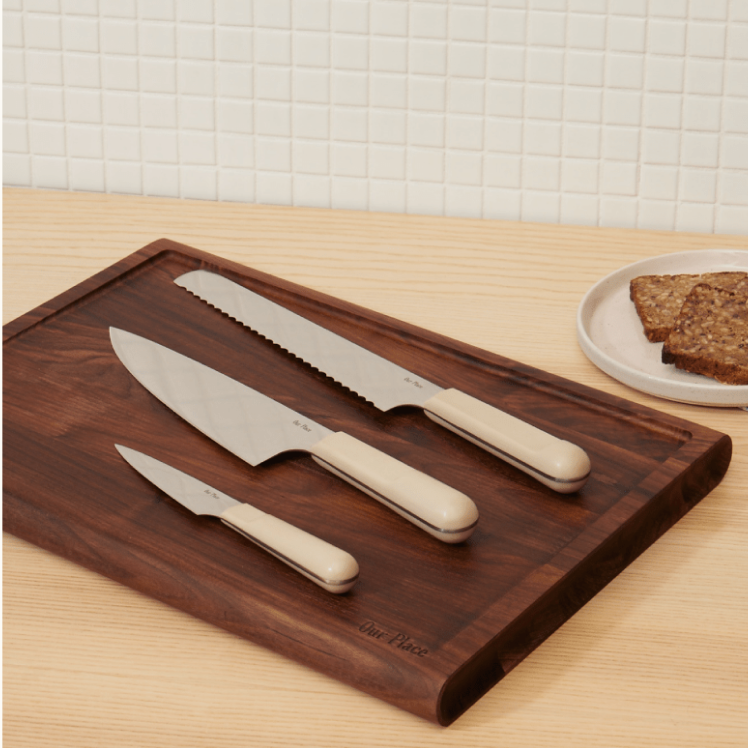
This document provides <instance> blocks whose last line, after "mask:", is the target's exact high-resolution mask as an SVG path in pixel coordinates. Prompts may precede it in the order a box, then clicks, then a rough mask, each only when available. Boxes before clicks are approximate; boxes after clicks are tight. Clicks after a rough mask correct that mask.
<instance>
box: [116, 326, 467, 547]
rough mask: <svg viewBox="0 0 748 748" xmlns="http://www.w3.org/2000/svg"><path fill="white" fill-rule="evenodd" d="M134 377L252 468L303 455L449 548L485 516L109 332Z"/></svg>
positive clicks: (402, 467) (222, 381) (425, 479)
mask: <svg viewBox="0 0 748 748" xmlns="http://www.w3.org/2000/svg"><path fill="white" fill-rule="evenodd" d="M109 333H110V337H111V341H112V346H113V347H114V350H115V352H116V354H117V356H119V358H120V360H121V361H122V363H123V364H124V365H125V367H126V368H127V369H128V370H129V371H130V373H131V374H132V375H133V376H134V377H135V378H136V379H137V380H138V381H139V382H140V383H141V384H142V385H143V386H144V387H145V388H146V389H147V390H149V391H150V392H151V393H152V394H153V395H155V396H156V397H157V398H158V399H159V400H161V402H163V403H164V404H166V405H168V406H169V407H170V408H171V409H172V410H173V411H174V412H175V413H177V414H178V415H180V416H181V417H182V418H184V419H185V421H187V422H188V423H190V424H192V425H193V426H194V427H195V428H197V429H199V430H200V431H202V432H203V433H204V434H206V435H207V436H209V437H210V438H211V439H213V441H215V442H217V443H218V444H220V445H221V446H222V447H224V448H225V449H227V450H229V452H232V453H233V454H235V455H236V456H237V457H240V458H241V459H243V460H245V461H246V462H248V463H249V464H250V465H259V464H260V463H261V462H264V461H265V460H267V459H268V458H270V457H273V456H275V455H277V454H281V453H282V452H288V451H291V450H302V451H305V452H308V453H309V454H311V456H312V457H313V459H314V460H315V461H316V462H317V463H319V464H320V465H322V467H324V468H326V469H327V470H329V471H330V472H331V473H333V474H334V475H337V476H338V477H340V478H343V479H344V480H346V481H348V482H349V483H351V484H352V485H354V486H356V487H357V488H359V489H360V490H362V491H364V492H365V493H367V494H368V495H369V496H372V497H373V498H375V499H377V500H378V501H380V502H381V503H383V504H385V505H386V506H388V507H389V508H390V509H392V510H393V511H395V512H397V513H398V514H400V515H401V516H403V517H405V518H406V519H407V520H409V521H410V522H412V523H413V524H415V525H417V526H418V527H420V528H421V529H423V530H425V531H426V532H428V533H429V534H431V535H433V536H434V537H435V538H438V539H439V540H442V541H444V542H446V543H459V542H461V541H463V540H465V539H466V538H468V537H469V536H470V535H471V534H472V532H473V530H474V529H475V525H476V523H477V522H478V510H477V508H476V506H475V504H474V503H473V501H472V500H471V499H470V498H468V497H467V496H465V494H463V493H461V492H459V491H457V490H455V489H454V488H451V487H450V486H447V485H446V484H444V483H441V482H440V481H438V480H436V479H435V478H432V477H430V476H428V475H426V474H425V473H422V472H420V471H419V470H416V469H414V468H412V467H409V466H408V465H406V464H405V463H403V462H400V461H399V460H397V459H395V458H394V457H391V456H389V455H386V454H385V453H384V452H380V451H379V450H378V449H375V448H374V447H372V446H370V445H368V444H365V443H364V442H362V441H359V440H358V439H356V438H354V437H352V436H350V435H349V434H346V433H345V432H343V431H337V432H333V431H330V430H329V429H327V428H325V427H324V426H322V425H320V424H319V423H316V422H315V421H313V420H312V419H311V418H307V417H306V416H303V415H301V414H300V413H297V412H296V411H294V410H291V409H290V408H287V407H286V406H285V405H282V404H281V403H279V402H277V401H275V400H273V399H271V398H269V397H266V396H265V395H263V394H261V393H259V392H257V391H256V390H253V389H252V388H251V387H247V386H246V385H244V384H242V383H241V382H238V381H236V380H235V379H231V378H230V377H227V376H226V375H225V374H221V373H220V372H217V371H215V370H214V369H211V368H209V367H208V366H205V365H204V364H201V363H198V362H197V361H194V360H193V359H191V358H188V357H187V356H183V355H182V354H181V353H177V352H176V351H172V350H171V349H169V348H166V347H164V346H162V345H160V344H158V343H154V342H153V341H151V340H148V339H146V338H142V337H140V336H139V335H134V334H133V333H130V332H125V331H124V330H120V329H117V328H115V327H110V328H109Z"/></svg>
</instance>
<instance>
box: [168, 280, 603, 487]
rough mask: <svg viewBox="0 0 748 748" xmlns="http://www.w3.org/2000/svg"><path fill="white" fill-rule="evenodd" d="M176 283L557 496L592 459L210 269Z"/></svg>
mask: <svg viewBox="0 0 748 748" xmlns="http://www.w3.org/2000/svg"><path fill="white" fill-rule="evenodd" d="M174 282H175V283H176V284H177V285H178V286H181V287H182V288H185V289H186V290H188V291H190V292H191V293H193V294H194V295H195V296H197V297H198V298H199V299H202V300H203V301H205V302H207V303H208V304H210V305H211V306H214V307H216V309H218V310H219V311H221V312H224V313H225V314H227V315H228V316H229V317H232V318H233V319H235V320H237V321H238V322H240V323H241V324H243V325H245V326H246V327H248V328H250V329H252V330H254V331H255V332H257V333H259V334H260V335H262V336H263V337H265V338H268V339H269V340H271V341H272V342H273V343H276V344H277V345H279V346H280V347H281V348H283V349H285V350H287V351H288V352H289V353H292V354H293V355H294V356H297V357H298V358H300V359H302V360H303V361H305V362H306V363H308V364H310V365H311V366H313V367H315V368H317V369H319V370H320V371H321V372H323V373H324V374H326V375H327V376H329V377H331V378H332V379H334V380H335V381H336V382H338V383H340V384H342V385H344V386H345V387H347V388H349V389H350V390H352V391H353V392H355V393H356V394H358V395H360V396H362V397H364V398H365V399H366V400H368V401H370V402H371V403H372V404H374V405H375V406H376V407H377V408H379V409H380V410H383V411H387V410H390V409H391V408H394V407H397V406H400V405H412V406H417V407H421V408H423V410H424V411H425V413H426V415H427V416H428V417H429V418H431V419H432V420H433V421H436V422H437V423H439V424H440V425H442V426H444V427H446V428H448V429H449V430H451V431H453V432H455V433H456V434H459V435H460V436H462V437H464V438H465V439H467V440H468V441H470V442H472V443H474V444H476V445H478V446H479V447H482V448H483V449H485V450H486V451H488V452H490V453H491V454H493V455H495V456H497V457H499V458H501V459H503V460H505V461H506V462H508V463H509V464H511V465H514V466H515V467H517V468H519V469H520V470H522V471H524V472H525V473H527V474H528V475H530V476H532V477H533V478H535V479H537V480H538V481H540V482H541V483H543V484H544V485H546V486H548V487H549V488H551V489H553V490H554V491H557V492H559V493H572V492H574V491H577V490H579V489H580V488H581V487H582V486H583V485H584V484H585V482H586V481H587V478H588V477H589V474H590V469H591V466H590V459H589V457H588V456H587V454H586V452H585V451H584V450H583V449H581V448H580V447H578V446H577V445H575V444H572V443H571V442H569V441H566V440H564V439H559V438H558V437H556V436H553V435H552V434H549V433H548V432H546V431H543V430H541V429H539V428H537V427H535V426H533V425H532V424H530V423H527V422H526V421H524V420H522V419H520V418H517V417H515V416H512V415H510V414H508V413H505V412H504V411H502V410H499V409H498V408H495V407H493V406H492V405H489V404H488V403H485V402H483V401H482V400H479V399H477V398H475V397H473V396H471V395H468V394H466V393H465V392H462V391H460V390H458V389H455V388H446V389H445V388H442V387H440V386H438V385H436V384H434V383H432V382H430V381H428V380H427V379H425V378H424V377H422V376H419V375H417V374H414V373H413V372H411V371H408V370H406V369H404V368H402V367H400V366H398V365H396V364H394V363H392V362H391V361H388V360H387V359H385V358H383V357H382V356H379V355H377V354H376V353H373V352H372V351H369V350H367V349H366V348H363V347H361V346H360V345H357V344H356V343H353V342H352V341H350V340H347V339H346V338H343V337H341V336H340V335H337V334H336V333H334V332H332V331H331V330H328V329H326V328H324V327H322V326H320V325H318V324H316V323H314V322H312V321H310V320H308V319H306V318H305V317H302V316H301V315H299V314H296V313H295V312H292V311H290V310H289V309H286V308H285V307H283V306H281V305H280V304H276V303H275V302H273V301H270V300H269V299H267V298H265V297H264V296H261V295H260V294H257V293H254V292H252V291H250V290H249V289H247V288H244V287H243V286H241V285H239V284H237V283H234V282H233V281H231V280H229V279H228V278H225V277H224V276H222V275H219V274H217V273H213V272H210V271H207V270H194V271H191V272H188V273H185V274H183V275H180V276H179V277H178V278H176V279H175V280H174Z"/></svg>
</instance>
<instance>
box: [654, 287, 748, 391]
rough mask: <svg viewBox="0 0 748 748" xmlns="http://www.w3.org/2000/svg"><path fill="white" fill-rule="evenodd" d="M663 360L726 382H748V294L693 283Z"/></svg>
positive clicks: (669, 338) (680, 367)
mask: <svg viewBox="0 0 748 748" xmlns="http://www.w3.org/2000/svg"><path fill="white" fill-rule="evenodd" d="M662 362H663V363H665V364H675V366H676V367H677V368H678V369H683V370H685V371H689V372H692V373H693V374H705V375H706V376H708V377H713V378H714V379H716V380H717V381H718V382H722V383H723V384H748V293H734V292H731V291H727V290H725V289H722V288H715V287H713V286H710V285H709V284H708V283H699V284H697V285H696V286H694V287H693V288H692V289H691V291H690V292H689V294H688V296H686V299H685V301H684V302H683V305H682V308H681V310H680V313H679V314H678V317H677V318H676V320H675V323H674V325H673V330H672V332H671V333H670V334H669V335H668V337H667V340H666V341H665V345H664V346H663V347H662Z"/></svg>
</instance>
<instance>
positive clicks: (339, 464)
mask: <svg viewBox="0 0 748 748" xmlns="http://www.w3.org/2000/svg"><path fill="white" fill-rule="evenodd" d="M311 454H312V457H313V458H314V459H315V461H316V462H318V463H319V464H320V465H322V467H324V468H326V469H327V470H329V471H330V472H332V473H334V474H335V475H337V476H338V477H340V478H343V480H346V481H348V482H349V483H351V484H352V485H354V486H356V487H357V488H359V489H361V490H362V491H363V492H364V493H366V494H368V495H369V496H371V497H373V498H375V499H376V500H377V501H379V502H381V503H382V504H384V505H385V506H388V507H389V508H390V509H392V510H393V511H395V512H397V513H398V514H400V515H401V516H403V517H405V518H406V519H407V520H409V521H410V522H412V523H413V524H414V525H417V526H418V527H420V528H421V529H423V530H425V531H426V532H428V533H429V534H431V535H433V536H434V537H435V538H438V539H439V540H441V541H443V542H445V543H459V542H461V541H463V540H465V539H466V538H468V537H470V535H471V534H472V532H473V530H474V529H475V525H476V523H477V522H478V509H477V507H476V506H475V504H474V503H473V501H472V500H471V499H469V498H468V497H467V496H465V494H464V493H460V492H459V491H457V490H455V489H454V488H451V487H450V486H447V485H446V484H444V483H442V482H440V481H438V480H436V479H435V478H432V477H431V476H428V475H426V474H425V473H422V472H420V471H419V470H416V469H415V468H412V467H409V466H408V465H406V464H405V463H403V462H400V460H397V459H395V458H394V457H390V456H389V455H386V454H385V453H384V452H380V451H379V450H378V449H375V448H374V447H372V446H370V445H369V444H364V442H362V441H359V440H358V439H356V438H354V437H352V436H350V435H349V434H346V433H343V432H342V431H338V432H336V433H334V434H330V435H329V436H326V437H325V438H324V439H322V440H321V441H319V442H317V443H316V444H315V445H314V446H313V447H312V449H311Z"/></svg>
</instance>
